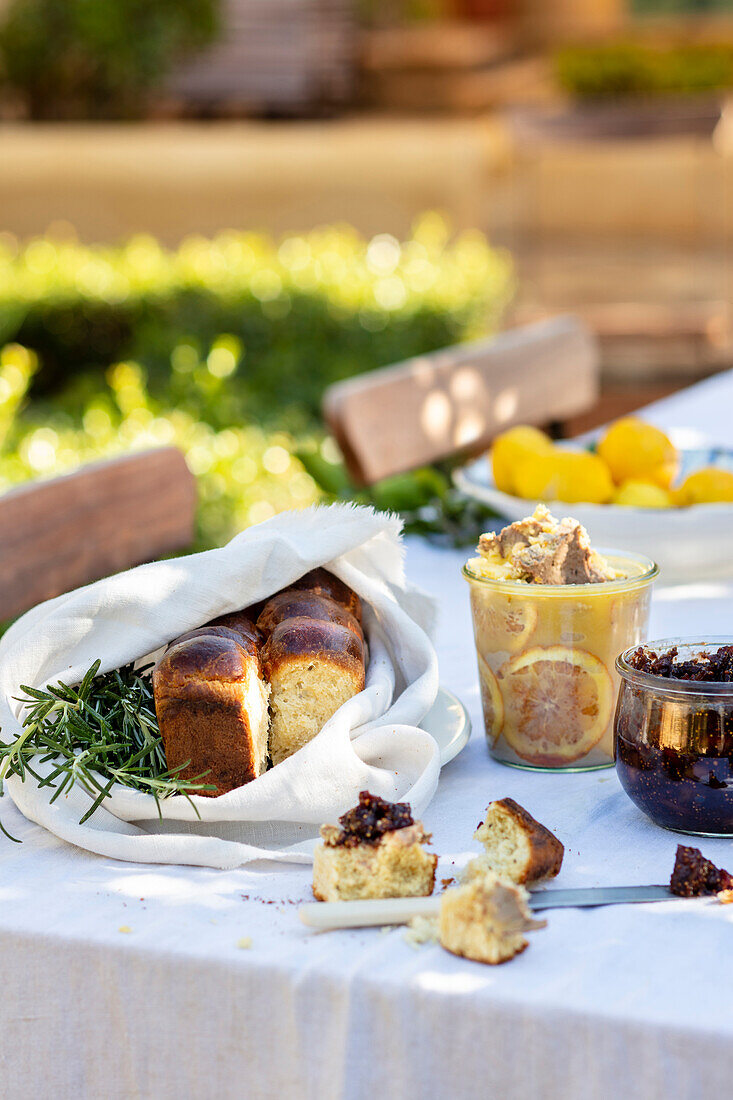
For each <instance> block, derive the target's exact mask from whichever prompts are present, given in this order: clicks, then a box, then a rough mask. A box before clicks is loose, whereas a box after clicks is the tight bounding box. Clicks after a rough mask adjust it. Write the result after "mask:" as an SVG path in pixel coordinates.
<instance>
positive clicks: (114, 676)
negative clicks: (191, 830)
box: [0, 661, 214, 840]
mask: <svg viewBox="0 0 733 1100" xmlns="http://www.w3.org/2000/svg"><path fill="white" fill-rule="evenodd" d="M99 665H100V662H99V661H95V662H94V664H93V665H92V666H91V667H90V668H89V669H88V670H87V672H86V673H85V675H84V678H83V680H82V681H81V683H80V684H78V685H76V686H70V685H69V684H64V683H63V682H61V681H59V682H58V683H57V684H55V685H52V686H49V687H47V688H45V689H43V690H39V689H38V688H32V687H26V686H25V685H21V690H22V691H23V692H24V697H21V698H19V702H22V703H24V704H25V715H24V718H23V730H22V732H21V733H20V734H19V735H18V737H17V738H16V739H15V741H10V742H7V743H6V742H4V741H2V740H0V782H2V780H3V779H5V778H6V777H7V776H8V775H17V776H19V777H20V779H25V777H26V773H30V774H31V775H32V776H33V777H34V778H35V779H36V780H37V781H38V784H39V786H41V787H53V788H54V793H53V796H52V797H51V802H55V801H56V799H57V798H59V797H60V796H61V795H62V794H63V793H64V792H65V791H68V790H69V789H70V788H71V787H72V786H73V785H74V783H79V784H81V786H82V787H83V788H84V789H85V790H86V791H87V792H88V793H89V794H90V795H92V796H93V797H94V801H93V803H92V805H91V806H90V808H89V809H88V810H87V812H86V813H85V814H84V816H83V817H82V818H81V821H80V824H81V823H83V822H84V821H86V820H87V818H88V817H91V815H92V814H93V813H94V811H95V810H96V809H97V807H98V806H100V805H101V803H102V802H103V801H104V799H105V798H106V797H107V796H108V794H109V792H110V790H111V788H112V786H113V785H114V784H115V783H122V784H124V785H125V786H127V787H132V788H133V789H135V790H138V791H145V792H146V793H148V794H152V795H153V797H154V798H155V802H156V806H157V808H158V814H159V815H160V816H161V817H162V813H161V808H160V801H161V799H164V798H170V796H171V795H173V794H182V795H184V796H186V797H189V796H190V794H192V793H196V792H200V791H207V790H214V786H213V785H212V784H206V783H205V782H203V780H204V779H205V777H206V775H207V774H208V773H207V772H204V773H202V774H201V775H197V776H195V777H194V778H193V779H182V778H181V776H180V772H181V771H182V770H183V769H184V768H186V767H187V766H188V763H189V761H186V763H184V764H181V765H179V766H178V767H176V768H169V767H168V764H167V762H166V759H165V751H164V749H163V740H162V738H161V735H160V730H159V728H158V720H157V718H156V714H155V702H154V699H153V690H152V681H151V676H150V670H151V667H152V666H150V665H147V666H146V667H145V668H138V669H136V668H135V667H134V665H132V664H129V665H125V666H124V667H123V668H119V669H115V670H114V671H113V672H106V673H104V674H103V675H102V676H99V675H98V672H99ZM39 764H41V765H45V764H52V765H53V766H52V768H51V770H50V771H48V772H47V773H46V774H45V775H44V774H40V773H39V771H37V770H36V769H37V768H38V765H39ZM191 804H192V805H194V804H193V803H191ZM195 808H196V807H195V805H194V809H195ZM196 813H197V814H198V810H196ZM0 829H2V826H1V825H0ZM2 831H3V832H5V830H4V829H3V830H2ZM7 835H9V834H7V833H6V836H7ZM10 839H11V840H14V839H15V838H14V837H10Z"/></svg>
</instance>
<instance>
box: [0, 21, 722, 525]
mask: <svg viewBox="0 0 733 1100" xmlns="http://www.w3.org/2000/svg"><path fill="white" fill-rule="evenodd" d="M731 89H733V5H732V4H731V2H730V0H594V2H593V3H589V2H587V0H403V2H400V3H396V2H387V0H0V113H1V115H2V122H0V150H1V156H0V163H1V164H2V171H0V347H2V349H3V350H2V351H0V489H6V488H8V487H10V486H12V485H14V484H17V483H18V482H21V481H24V480H26V479H28V478H37V477H48V476H53V475H54V474H56V473H59V472H61V471H66V470H69V469H72V468H74V467H75V466H76V465H78V464H80V463H83V462H85V461H87V460H90V459H93V458H97V457H99V456H105V455H110V454H116V453H119V452H121V451H126V450H129V449H132V448H144V447H149V446H150V445H152V444H156V443H174V444H177V445H178V446H180V447H181V448H182V449H183V450H184V452H185V454H186V456H187V460H188V463H189V465H190V468H191V469H192V471H193V472H194V473H195V474H196V475H197V477H198V479H199V496H200V505H199V521H198V533H197V545H198V546H209V545H215V544H218V543H221V542H222V541H224V540H225V539H227V538H228V537H229V536H230V535H231V534H233V533H234V532H235V531H237V530H239V529H241V528H242V527H243V526H246V525H247V524H250V523H255V522H258V521H260V520H262V519H265V518H267V517H268V516H270V515H272V514H273V513H274V512H276V511H278V510H280V509H283V508H289V507H299V506H303V505H306V504H308V503H310V502H312V501H314V500H316V499H330V498H331V497H333V496H342V497H349V496H356V497H357V499H364V500H373V501H375V502H376V503H377V504H379V505H380V506H384V507H394V508H396V509H398V510H400V511H402V512H404V513H405V514H406V516H407V517H408V520H409V522H410V524H411V525H412V527H413V528H416V529H428V528H429V529H434V530H448V531H449V532H450V534H451V537H456V538H461V537H464V536H465V537H466V538H471V537H473V534H474V531H475V526H476V523H477V522H480V517H477V516H476V515H475V512H474V511H472V510H471V509H468V510H466V509H465V508H464V507H463V505H462V504H461V503H460V502H459V501H457V499H456V498H455V495H454V494H453V493H452V492H451V491H450V490H449V488H448V486H449V480H448V473H447V471H446V469H445V468H436V469H432V468H431V469H428V470H422V471H418V472H417V473H416V474H414V475H404V476H401V477H399V478H395V479H391V480H390V481H389V482H388V483H385V484H381V485H378V486H376V487H375V488H374V489H372V490H370V491H368V492H361V493H357V492H356V490H355V489H354V487H353V486H352V485H351V484H350V483H349V481H348V479H347V478H346V476H345V473H344V471H343V467H342V465H341V462H340V456H339V453H338V449H337V448H336V446H335V444H334V442H333V441H332V440H331V439H330V438H329V437H328V435H327V433H326V432H325V430H324V428H323V425H322V422H321V418H320V400H321V396H322V393H323V391H324V389H325V387H326V386H327V385H328V384H329V383H330V382H332V381H334V380H336V379H340V378H344V377H347V376H350V375H352V374H356V373H359V372H361V371H366V370H369V369H372V368H374V367H378V366H382V365H385V364H389V363H394V362H398V361H400V360H402V359H404V358H406V357H408V356H410V355H414V354H417V353H421V352H425V351H429V350H432V349H435V348H439V347H442V346H445V345H447V344H451V343H455V342H457V341H460V340H464V339H468V338H471V337H473V336H478V335H481V334H482V333H485V332H488V331H492V330H494V329H496V328H497V327H501V326H507V325H511V324H516V323H522V322H525V321H529V320H533V319H536V318H538V317H543V316H547V315H551V314H553V313H557V312H560V311H568V310H570V311H573V312H576V313H578V314H579V315H580V316H581V317H583V318H585V319H586V320H587V321H588V323H589V324H590V325H591V326H592V328H593V329H594V331H595V332H596V333H597V334H598V336H599V339H600V342H601V350H602V360H603V399H602V402H601V405H600V406H599V407H598V408H596V409H593V410H591V411H590V413H589V414H588V416H586V417H584V418H583V419H582V420H578V421H577V422H576V423H574V424H572V425H569V430H571V431H572V430H578V429H581V428H584V427H587V426H589V425H590V424H592V423H599V422H601V421H602V420H605V419H608V418H609V417H611V416H614V415H617V414H619V413H621V412H623V411H626V410H628V409H631V408H635V407H637V406H639V405H640V404H642V403H643V402H644V401H647V400H650V399H653V398H654V397H657V396H662V395H663V394H665V393H668V392H670V391H671V390H673V389H675V388H677V387H680V386H683V385H686V384H689V383H690V382H692V381H694V380H696V379H697V378H700V377H703V376H704V375H706V374H709V373H712V372H714V371H717V370H721V369H724V368H727V367H729V366H731V365H733V336H732V322H731V286H732V285H733V281H732V279H731V265H732V261H731V248H730V246H731V236H732V234H733V223H732V222H731V193H732V188H733V183H732V180H731V164H732V163H733V161H732V160H731V158H732V157H733V108H729V107H728V106H727V103H728V97H729V96H731V95H733V92H732V91H731Z"/></svg>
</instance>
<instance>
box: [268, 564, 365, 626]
mask: <svg viewBox="0 0 733 1100" xmlns="http://www.w3.org/2000/svg"><path fill="white" fill-rule="evenodd" d="M289 589H297V590H299V591H300V590H301V589H308V590H309V591H311V592H315V594H316V595H317V596H328V597H329V598H330V599H332V600H335V601H336V603H340V604H343V606H344V607H345V608H346V610H347V611H350V612H351V614H352V615H353V616H354V617H355V618H356V619H358V621H359V622H361V600H360V599H359V597H358V596H357V594H356V592H354V590H353V588H349V586H348V584H344V582H343V581H340V580H339V579H338V577H335V576H334V575H333V573H329V571H328V570H327V569H311V570H310V572H309V573H304V574H303V576H302V577H299V578H298V580H297V581H293V583H292V584H291V585H290V586H289ZM289 589H285V591H288V590H289Z"/></svg>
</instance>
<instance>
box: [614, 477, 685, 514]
mask: <svg viewBox="0 0 733 1100" xmlns="http://www.w3.org/2000/svg"><path fill="white" fill-rule="evenodd" d="M613 503H614V504H620V505H621V506H622V507H624V508H672V507H673V506H674V498H673V496H672V494H671V493H670V492H668V491H667V490H666V489H661V488H660V487H659V486H658V485H655V484H654V483H653V482H651V481H635V480H629V481H625V482H624V483H623V485H622V486H621V488H620V489H617V490H616V492H615V493H614V495H613Z"/></svg>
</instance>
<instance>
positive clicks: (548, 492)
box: [516, 449, 613, 504]
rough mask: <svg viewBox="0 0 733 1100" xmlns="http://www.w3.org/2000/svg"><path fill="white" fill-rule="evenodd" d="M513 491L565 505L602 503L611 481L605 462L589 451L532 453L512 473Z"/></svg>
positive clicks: (607, 498) (610, 491)
mask: <svg viewBox="0 0 733 1100" xmlns="http://www.w3.org/2000/svg"><path fill="white" fill-rule="evenodd" d="M516 484H517V493H518V495H519V496H521V497H524V498H525V499H527V500H562V501H565V502H566V503H568V504H578V503H579V502H581V501H582V502H585V503H588V504H605V503H606V501H609V500H610V499H611V497H612V495H613V481H612V480H611V474H610V473H609V470H608V467H607V466H606V464H605V462H604V461H603V460H602V459H601V458H599V457H598V455H594V454H591V453H590V451H560V450H557V449H556V450H555V451H554V452H553V453H552V454H551V455H535V456H534V457H532V458H527V459H525V460H524V462H522V463H521V464H520V465H519V467H518V469H517V472H516Z"/></svg>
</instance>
